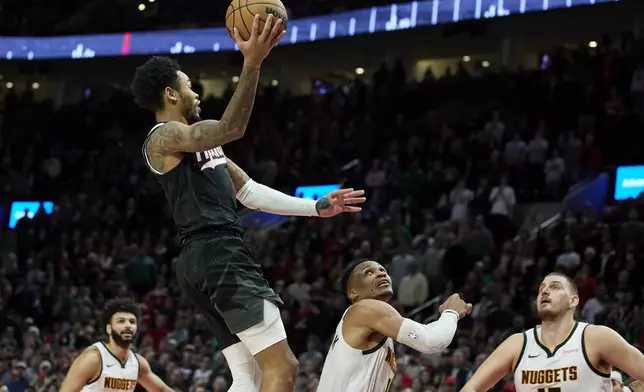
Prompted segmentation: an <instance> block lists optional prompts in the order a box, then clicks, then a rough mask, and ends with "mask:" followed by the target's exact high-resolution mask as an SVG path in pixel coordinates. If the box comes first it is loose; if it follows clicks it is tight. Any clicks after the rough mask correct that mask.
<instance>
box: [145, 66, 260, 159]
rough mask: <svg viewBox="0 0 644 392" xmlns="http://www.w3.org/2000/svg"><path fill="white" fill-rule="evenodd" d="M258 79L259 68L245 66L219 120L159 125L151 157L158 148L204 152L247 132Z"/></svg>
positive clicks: (150, 143)
mask: <svg viewBox="0 0 644 392" xmlns="http://www.w3.org/2000/svg"><path fill="white" fill-rule="evenodd" d="M258 80H259V68H252V67H244V69H243V70H242V73H241V76H240V77H239V85H238V86H237V89H236V90H235V94H233V96H232V98H231V99H230V102H229V103H228V106H227V107H226V110H225V111H224V114H223V115H222V117H221V120H220V121H216V120H203V121H199V122H197V123H194V124H192V125H190V126H188V125H185V124H183V123H180V122H177V121H170V122H167V123H166V124H164V125H163V126H162V127H159V129H157V130H156V131H155V132H154V133H153V134H152V135H151V136H150V139H149V141H148V153H149V155H150V156H149V158H150V161H151V162H152V155H154V154H155V152H158V153H161V154H167V153H181V152H201V151H205V150H209V149H211V148H215V147H219V146H222V145H224V144H226V143H229V142H232V141H233V140H237V139H239V138H241V137H242V136H244V133H245V132H246V126H247V125H248V121H249V120H250V114H251V112H252V110H253V105H254V103H255V93H256V92H257V82H258Z"/></svg>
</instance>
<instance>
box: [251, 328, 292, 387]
mask: <svg viewBox="0 0 644 392" xmlns="http://www.w3.org/2000/svg"><path fill="white" fill-rule="evenodd" d="M255 359H256V360H257V363H258V364H259V367H260V369H261V370H262V383H261V388H260V392H291V391H292V390H293V388H294V386H295V379H296V378H297V371H298V362H297V358H295V355H294V354H293V352H292V351H291V348H290V347H289V346H288V343H287V342H286V340H282V341H281V342H278V343H275V344H274V345H272V346H270V347H268V348H267V349H265V350H264V351H262V352H260V353H258V354H257V355H255Z"/></svg>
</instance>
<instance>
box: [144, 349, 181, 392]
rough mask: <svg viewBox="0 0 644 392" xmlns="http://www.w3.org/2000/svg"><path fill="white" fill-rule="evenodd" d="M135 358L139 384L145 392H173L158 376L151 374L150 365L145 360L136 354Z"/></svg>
mask: <svg viewBox="0 0 644 392" xmlns="http://www.w3.org/2000/svg"><path fill="white" fill-rule="evenodd" d="M136 358H137V359H138V360H139V383H141V385H143V387H144V388H145V390H146V391H149V392H173V390H172V388H170V387H169V386H167V385H166V383H164V382H163V380H161V379H160V378H159V376H157V375H156V374H154V373H153V372H152V369H150V363H148V361H147V360H146V359H145V358H143V357H142V356H140V355H139V354H136Z"/></svg>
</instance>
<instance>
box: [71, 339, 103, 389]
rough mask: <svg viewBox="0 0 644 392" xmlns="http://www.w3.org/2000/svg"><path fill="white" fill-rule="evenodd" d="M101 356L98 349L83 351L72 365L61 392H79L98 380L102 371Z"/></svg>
mask: <svg viewBox="0 0 644 392" xmlns="http://www.w3.org/2000/svg"><path fill="white" fill-rule="evenodd" d="M102 367H103V366H102V363H101V356H100V354H99V352H98V350H97V349H95V348H90V349H87V350H85V351H83V352H82V353H81V354H80V355H79V356H78V357H77V358H76V359H75V360H74V362H73V363H72V366H71V367H70V369H69V371H68V372H67V376H65V380H63V384H62V385H61V387H60V392H79V391H80V390H81V389H83V387H84V386H85V385H87V384H89V383H91V382H92V381H96V380H98V378H99V377H100V375H101V370H102Z"/></svg>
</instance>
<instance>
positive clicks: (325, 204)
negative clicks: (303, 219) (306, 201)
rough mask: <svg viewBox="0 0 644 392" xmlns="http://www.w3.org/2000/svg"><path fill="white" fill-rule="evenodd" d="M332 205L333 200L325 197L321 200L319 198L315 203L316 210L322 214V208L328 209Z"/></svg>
mask: <svg viewBox="0 0 644 392" xmlns="http://www.w3.org/2000/svg"><path fill="white" fill-rule="evenodd" d="M330 206H331V201H330V200H329V199H328V198H326V197H323V198H321V199H320V200H318V201H317V203H315V210H316V211H317V212H318V215H320V210H324V209H327V208H329V207H330Z"/></svg>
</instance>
